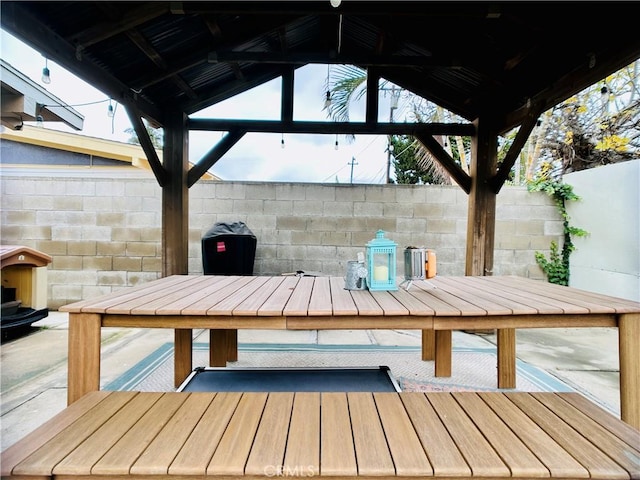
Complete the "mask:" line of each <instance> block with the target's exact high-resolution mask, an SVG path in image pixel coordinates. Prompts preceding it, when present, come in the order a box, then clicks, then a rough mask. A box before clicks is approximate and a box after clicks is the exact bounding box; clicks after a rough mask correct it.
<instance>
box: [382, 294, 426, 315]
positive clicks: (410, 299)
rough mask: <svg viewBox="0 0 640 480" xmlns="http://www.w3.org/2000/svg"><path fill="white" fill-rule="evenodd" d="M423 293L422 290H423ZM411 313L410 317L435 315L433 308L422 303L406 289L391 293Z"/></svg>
mask: <svg viewBox="0 0 640 480" xmlns="http://www.w3.org/2000/svg"><path fill="white" fill-rule="evenodd" d="M421 291H422V290H421ZM389 293H391V295H393V296H394V297H395V298H396V299H397V300H398V301H399V302H400V303H401V304H402V305H403V306H404V308H406V309H407V310H408V311H409V315H423V316H430V315H434V314H435V312H434V311H433V308H430V307H429V306H427V305H426V304H424V303H422V302H421V301H420V300H419V299H418V298H416V297H415V296H413V295H411V294H410V293H409V292H408V291H407V290H405V289H404V288H400V289H398V290H396V291H394V292H389Z"/></svg>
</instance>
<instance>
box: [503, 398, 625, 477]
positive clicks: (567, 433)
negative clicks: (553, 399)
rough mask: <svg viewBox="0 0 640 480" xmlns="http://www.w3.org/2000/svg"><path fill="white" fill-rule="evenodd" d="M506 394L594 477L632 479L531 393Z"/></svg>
mask: <svg viewBox="0 0 640 480" xmlns="http://www.w3.org/2000/svg"><path fill="white" fill-rule="evenodd" d="M505 395H506V396H507V397H508V398H509V399H510V400H511V401H512V402H513V403H514V404H515V405H517V406H518V408H519V409H520V410H522V411H523V412H525V413H526V414H527V415H528V416H529V418H531V420H533V421H534V422H535V423H536V424H537V425H538V426H539V427H540V428H542V429H543V430H544V431H545V432H546V434H547V435H549V436H550V437H551V438H553V439H554V440H555V441H556V442H557V443H558V444H559V445H560V446H561V448H562V449H563V450H565V451H566V452H567V453H568V454H570V455H571V456H572V457H573V458H575V459H576V461H578V462H579V463H580V464H581V465H582V466H584V467H585V468H586V469H587V470H588V471H589V474H590V475H591V477H592V478H593V477H596V478H629V474H628V473H627V472H626V471H625V470H624V469H623V468H621V467H620V466H619V465H618V464H617V463H616V462H614V461H613V460H611V458H609V456H608V455H606V454H604V453H603V452H602V451H601V450H600V449H599V448H597V447H596V446H594V445H593V444H592V443H591V441H590V440H589V439H588V438H585V437H584V436H583V435H582V434H580V433H579V432H577V431H576V430H575V429H574V428H572V427H571V426H569V425H568V424H567V423H566V419H565V418H561V417H558V416H557V415H556V414H555V413H553V412H552V411H551V410H548V409H546V408H540V407H541V404H540V402H539V401H538V400H536V399H535V398H534V397H533V396H532V394H530V395H526V396H525V395H514V394H513V393H506V394H505Z"/></svg>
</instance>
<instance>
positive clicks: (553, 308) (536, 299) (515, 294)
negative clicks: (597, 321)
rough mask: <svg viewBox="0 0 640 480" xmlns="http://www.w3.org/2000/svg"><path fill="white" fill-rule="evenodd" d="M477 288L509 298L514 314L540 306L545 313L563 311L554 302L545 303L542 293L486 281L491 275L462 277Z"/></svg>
mask: <svg viewBox="0 0 640 480" xmlns="http://www.w3.org/2000/svg"><path fill="white" fill-rule="evenodd" d="M457 278H460V277H457ZM463 278H464V279H465V281H468V282H470V283H472V284H474V285H477V286H478V288H479V289H481V290H483V291H486V292H488V293H491V294H492V295H496V296H499V297H501V298H504V299H507V300H510V301H512V302H513V304H514V310H513V311H514V314H517V315H526V314H527V313H540V312H541V307H543V308H542V310H544V313H546V314H556V313H563V310H562V308H560V307H559V306H557V303H556V302H552V303H547V302H545V301H544V300H545V299H544V297H543V296H542V295H532V294H531V292H527V291H523V290H522V289H511V288H506V287H507V286H505V285H499V284H497V283H496V282H491V281H487V279H489V278H493V277H463Z"/></svg>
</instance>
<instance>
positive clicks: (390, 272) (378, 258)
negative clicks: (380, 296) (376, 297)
mask: <svg viewBox="0 0 640 480" xmlns="http://www.w3.org/2000/svg"><path fill="white" fill-rule="evenodd" d="M397 246H398V245H397V244H396V243H395V242H394V241H392V240H389V239H388V238H385V237H384V231H382V230H378V231H377V232H376V238H374V239H373V240H370V241H369V243H367V274H368V278H367V283H368V284H369V290H397V289H398V286H397V285H396V248H397Z"/></svg>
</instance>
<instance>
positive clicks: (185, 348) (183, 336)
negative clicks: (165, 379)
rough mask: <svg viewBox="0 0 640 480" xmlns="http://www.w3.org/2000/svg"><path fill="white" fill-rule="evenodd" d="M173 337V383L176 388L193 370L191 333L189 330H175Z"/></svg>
mask: <svg viewBox="0 0 640 480" xmlns="http://www.w3.org/2000/svg"><path fill="white" fill-rule="evenodd" d="M173 337H174V347H175V357H174V360H173V364H174V368H173V383H174V385H175V386H176V388H177V387H179V386H180V385H182V382H184V380H185V379H186V378H187V377H188V376H189V374H190V373H191V370H193V365H192V364H193V332H192V331H191V329H190V328H189V329H187V328H176V329H175V330H174V333H173Z"/></svg>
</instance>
